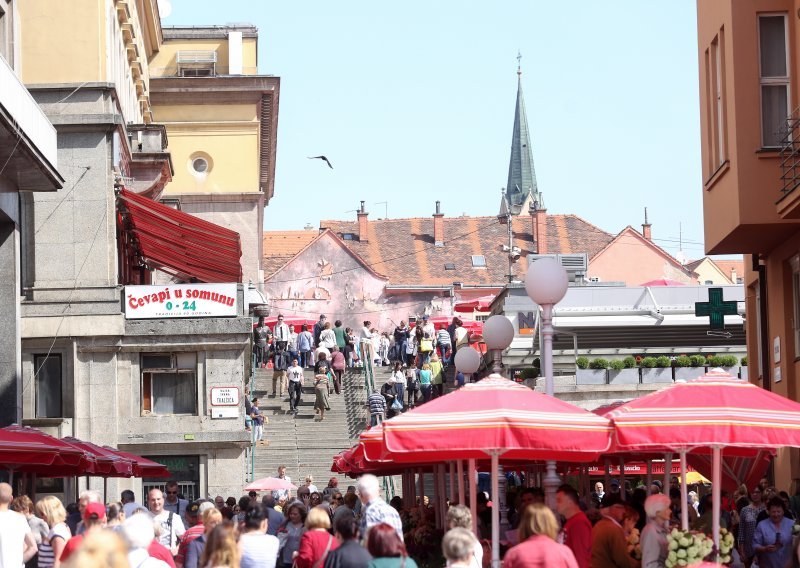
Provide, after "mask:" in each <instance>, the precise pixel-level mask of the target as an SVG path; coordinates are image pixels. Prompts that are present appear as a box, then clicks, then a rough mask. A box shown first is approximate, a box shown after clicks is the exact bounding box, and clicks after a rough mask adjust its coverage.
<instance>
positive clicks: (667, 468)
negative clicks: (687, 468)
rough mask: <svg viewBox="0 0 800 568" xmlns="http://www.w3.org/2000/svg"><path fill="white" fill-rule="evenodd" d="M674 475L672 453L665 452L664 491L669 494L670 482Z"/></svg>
mask: <svg viewBox="0 0 800 568" xmlns="http://www.w3.org/2000/svg"><path fill="white" fill-rule="evenodd" d="M671 475H672V453H671V452H669V453H666V454H664V493H665V494H667V495H669V482H670V479H669V478H670V476H671Z"/></svg>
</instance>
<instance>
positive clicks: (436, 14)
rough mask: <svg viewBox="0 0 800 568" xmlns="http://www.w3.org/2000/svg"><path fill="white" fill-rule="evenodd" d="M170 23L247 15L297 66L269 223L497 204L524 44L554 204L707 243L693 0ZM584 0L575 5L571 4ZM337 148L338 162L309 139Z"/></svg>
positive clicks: (252, 10)
mask: <svg viewBox="0 0 800 568" xmlns="http://www.w3.org/2000/svg"><path fill="white" fill-rule="evenodd" d="M171 4H172V13H171V14H170V15H169V16H168V17H166V18H164V20H163V25H165V26H170V25H187V24H192V25H204V24H217V25H219V24H225V23H232V22H249V23H253V24H255V25H256V26H258V29H259V72H260V73H262V74H270V75H278V76H280V77H281V98H280V114H279V122H278V158H277V174H276V182H275V197H274V198H273V200H272V201H271V202H270V204H269V206H268V207H267V210H266V213H265V228H266V229H268V230H279V229H301V228H302V227H303V225H304V224H306V223H311V224H312V225H314V226H315V227H316V226H318V224H319V221H320V219H349V218H352V219H355V213H354V212H352V210H354V209H356V207H357V206H358V202H359V201H360V200H365V201H366V203H367V209H368V211H369V212H370V218H378V217H384V216H385V211H386V209H385V208H386V205H384V204H382V203H381V204H379V202H388V214H389V217H415V216H422V217H428V216H430V215H431V214H432V213H433V211H434V202H435V201H436V200H439V201H441V202H442V210H443V212H444V213H445V214H446V215H448V216H450V215H461V214H462V213H466V214H468V215H494V214H496V213H497V211H498V208H499V203H500V188H501V187H503V186H504V185H505V183H506V179H507V176H508V159H509V147H510V144H511V131H512V126H513V121H514V101H515V97H516V90H517V75H516V68H517V60H516V55H517V50H519V51H521V52H522V56H523V58H522V69H523V75H522V84H523V90H524V92H525V102H526V105H527V112H528V123H529V126H530V129H531V136H532V140H531V142H532V145H533V157H534V163H535V167H536V175H537V179H538V183H539V188H540V190H541V191H542V192H543V194H544V199H545V203H546V205H547V208H548V211H549V212H550V213H574V214H576V215H580V216H581V217H584V218H585V219H587V220H588V221H590V222H592V223H594V224H596V225H598V226H600V227H601V228H603V229H605V230H607V231H610V232H612V233H616V232H618V231H620V230H621V229H623V228H624V227H625V226H626V225H633V226H634V227H636V228H639V229H640V228H641V227H640V225H641V223H642V221H643V217H644V213H643V210H644V208H645V207H647V208H648V212H649V217H650V222H651V223H652V224H653V236H654V238H655V239H656V242H657V243H658V244H659V245H661V246H663V247H665V248H666V249H667V250H669V251H670V252H673V253H675V252H676V251H677V250H678V243H677V241H678V234H679V223H680V224H682V226H683V238H684V247H683V248H684V251H685V254H686V256H687V257H689V258H696V257H699V256H702V255H703V247H702V241H703V226H702V193H701V192H702V183H701V170H700V126H699V102H698V86H697V83H698V75H697V40H696V15H695V10H696V8H695V2H694V1H693V0H671V1H670V2H667V3H663V2H642V1H641V0H637V1H610V2H597V1H593V0H592V1H590V0H584V1H581V0H579V1H576V2H570V3H568V4H565V3H561V2H552V1H548V2H545V1H539V0H536V1H533V0H528V1H516V2H512V1H502V0H501V1H495V2H472V1H459V2H456V1H454V0H453V1H447V2H445V1H435V0H427V1H422V2H421V1H415V0H406V1H404V2H397V3H391V4H390V3H388V2H366V1H363V2H362V1H345V2H330V1H325V2H321V1H316V0H310V1H306V2H293V1H287V0H282V1H275V2H266V1H257V0H226V1H225V2H217V1H214V2H212V1H210V0H171ZM567 6H568V8H569V9H565V7H567ZM318 154H325V155H326V156H328V158H329V159H330V161H331V163H332V164H333V166H334V169H333V170H331V169H329V168H328V167H327V166H326V165H325V164H324V163H322V162H321V161H319V160H314V161H312V160H308V159H307V156H314V155H318Z"/></svg>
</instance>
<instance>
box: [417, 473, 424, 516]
mask: <svg viewBox="0 0 800 568" xmlns="http://www.w3.org/2000/svg"><path fill="white" fill-rule="evenodd" d="M418 483H419V491H418V492H419V495H418V496H417V499H419V511H420V513H422V515H423V516H422V518H423V519H424V518H425V516H424V515H425V470H424V469H420V470H419V480H418Z"/></svg>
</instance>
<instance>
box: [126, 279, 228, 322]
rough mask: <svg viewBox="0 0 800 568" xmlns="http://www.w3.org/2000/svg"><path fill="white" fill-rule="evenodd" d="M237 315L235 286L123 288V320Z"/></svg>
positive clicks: (174, 285) (183, 285)
mask: <svg viewBox="0 0 800 568" xmlns="http://www.w3.org/2000/svg"><path fill="white" fill-rule="evenodd" d="M237 313H238V312H237V304H236V284H235V283H230V284H170V285H167V286H125V319H173V318H217V317H235V316H236V315H237Z"/></svg>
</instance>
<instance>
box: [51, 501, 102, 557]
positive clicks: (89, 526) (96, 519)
mask: <svg viewBox="0 0 800 568" xmlns="http://www.w3.org/2000/svg"><path fill="white" fill-rule="evenodd" d="M105 524H106V507H105V505H103V504H102V503H87V505H86V508H85V509H84V510H83V526H84V531H83V532H82V533H81V534H79V535H76V536H73V537H72V538H71V539H69V540H68V541H67V544H65V545H64V550H62V551H61V556H60V558H59V561H60V562H61V563H64V562H66V560H67V558H69V557H70V555H71V554H72V553H73V552H75V551H76V550H78V549H79V548H80V546H81V544H82V543H83V539H84V538H85V537H86V536H87V535H88V534H90V533H91V532H94V531H96V530H98V529H101V528H103V526H105Z"/></svg>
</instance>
